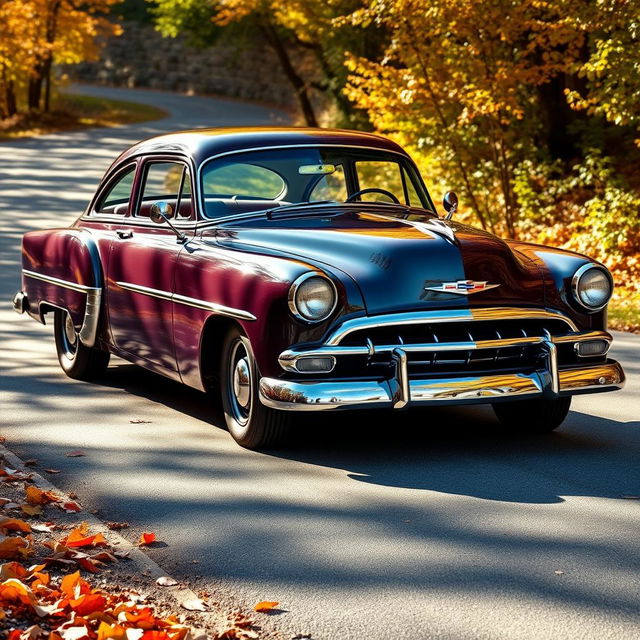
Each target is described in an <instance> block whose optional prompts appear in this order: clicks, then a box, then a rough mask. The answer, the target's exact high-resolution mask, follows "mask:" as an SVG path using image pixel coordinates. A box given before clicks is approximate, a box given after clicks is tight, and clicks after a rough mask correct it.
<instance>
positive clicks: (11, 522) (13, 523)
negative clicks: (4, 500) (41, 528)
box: [0, 518, 31, 533]
mask: <svg viewBox="0 0 640 640" xmlns="http://www.w3.org/2000/svg"><path fill="white" fill-rule="evenodd" d="M0 529H3V530H4V531H5V532H6V531H19V532H21V533H31V526H30V525H29V523H27V522H25V521H24V520H18V519H17V518H5V519H3V520H0Z"/></svg>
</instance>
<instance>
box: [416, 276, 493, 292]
mask: <svg viewBox="0 0 640 640" xmlns="http://www.w3.org/2000/svg"><path fill="white" fill-rule="evenodd" d="M499 286H500V285H499V284H489V283H488V282H487V281H486V280H482V281H480V282H478V281H476V280H458V281H457V282H443V283H442V284H440V285H438V286H437V287H425V288H424V290H425V291H437V292H438V293H456V294H458V295H461V296H468V295H471V294H472V293H480V291H486V290H487V289H494V288H495V287H499Z"/></svg>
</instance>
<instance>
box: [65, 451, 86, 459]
mask: <svg viewBox="0 0 640 640" xmlns="http://www.w3.org/2000/svg"><path fill="white" fill-rule="evenodd" d="M64 455H65V456H66V457H67V458H81V457H82V456H84V455H86V454H85V452H84V451H80V449H77V450H76V451H69V452H68V453H65V454H64Z"/></svg>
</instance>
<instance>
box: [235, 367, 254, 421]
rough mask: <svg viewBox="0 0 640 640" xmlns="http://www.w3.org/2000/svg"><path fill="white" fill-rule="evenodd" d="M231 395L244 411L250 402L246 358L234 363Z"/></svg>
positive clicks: (249, 383)
mask: <svg viewBox="0 0 640 640" xmlns="http://www.w3.org/2000/svg"><path fill="white" fill-rule="evenodd" d="M233 393H234V394H235V396H236V401H237V403H238V404H239V405H240V406H241V407H242V408H243V409H246V408H247V407H248V406H249V402H250V401H251V374H250V373H249V362H248V361H247V358H246V357H245V358H241V359H240V360H238V362H236V367H235V371H234V373H233Z"/></svg>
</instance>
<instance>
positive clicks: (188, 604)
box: [180, 598, 207, 611]
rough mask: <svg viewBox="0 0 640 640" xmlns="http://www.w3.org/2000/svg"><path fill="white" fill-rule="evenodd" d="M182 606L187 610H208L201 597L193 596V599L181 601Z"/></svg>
mask: <svg viewBox="0 0 640 640" xmlns="http://www.w3.org/2000/svg"><path fill="white" fill-rule="evenodd" d="M180 606H181V607H182V608H183V609H186V610H187V611H206V610H207V606H206V605H205V603H204V602H203V601H202V600H200V598H193V599H192V600H184V601H183V602H181V603H180Z"/></svg>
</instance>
